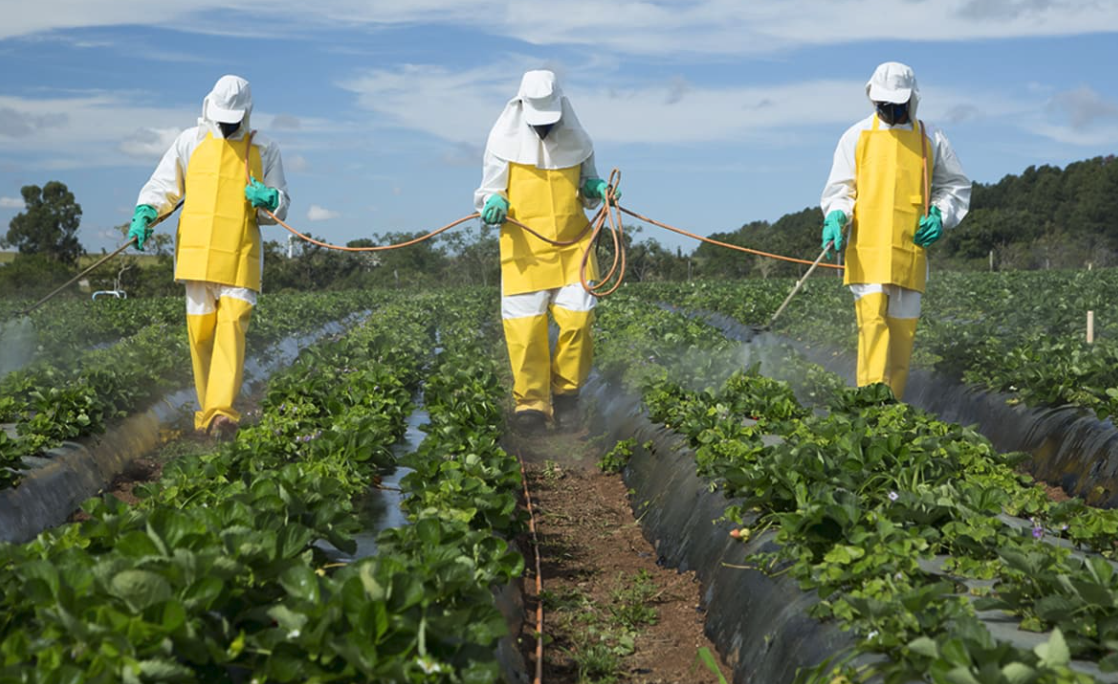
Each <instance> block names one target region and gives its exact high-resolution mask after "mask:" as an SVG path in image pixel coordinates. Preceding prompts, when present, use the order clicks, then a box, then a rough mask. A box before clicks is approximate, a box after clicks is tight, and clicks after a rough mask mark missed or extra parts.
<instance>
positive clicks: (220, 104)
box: [128, 76, 290, 438]
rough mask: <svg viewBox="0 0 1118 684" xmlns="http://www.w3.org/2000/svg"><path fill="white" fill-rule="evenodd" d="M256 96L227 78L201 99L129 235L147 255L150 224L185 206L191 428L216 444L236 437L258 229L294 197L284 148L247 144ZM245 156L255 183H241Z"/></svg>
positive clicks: (183, 276) (178, 250)
mask: <svg viewBox="0 0 1118 684" xmlns="http://www.w3.org/2000/svg"><path fill="white" fill-rule="evenodd" d="M251 114H252V91H251V89H250V88H249V84H248V81H246V80H245V79H243V78H240V77H239V76H222V77H221V78H220V79H218V81H217V83H216V84H215V85H214V87H213V90H212V91H211V92H210V94H209V95H206V97H205V99H204V100H203V101H202V116H201V118H199V119H198V125H197V126H195V127H193V128H189V129H187V130H185V131H183V132H182V133H181V134H180V135H179V137H178V138H177V139H176V140H175V142H174V144H173V145H171V148H170V149H169V150H167V152H166V154H164V155H163V159H162V160H160V162H159V165H158V166H157V167H156V169H155V173H153V174H152V176H151V179H150V180H148V182H147V184H145V185H144V187H143V189H142V190H140V196H139V199H138V200H137V202H136V204H137V206H136V210H135V214H134V215H133V218H132V225H131V227H130V228H129V233H128V235H129V237H130V238H135V239H136V248H137V249H140V250H143V248H144V242H145V241H146V240H147V239H148V238H150V237H151V233H152V228H151V227H150V224H151V223H152V221H154V220H155V218H156V217H157V216H162V215H164V214H166V213H168V212H171V211H173V210H174V209H175V207H176V206H177V205H178V203H179V202H180V200H181V201H182V203H183V205H182V215H181V216H180V217H179V225H178V233H177V235H176V237H175V280H176V281H177V282H181V283H183V284H184V285H185V286H186V327H187V332H188V334H189V337H190V355H191V359H192V361H193V365H194V385H195V389H196V390H197V392H198V404H199V406H200V407H201V410H199V411H198V412H196V413H195V415H194V427H195V429H196V430H198V431H200V432H207V433H210V434H212V435H214V436H216V437H218V438H228V437H231V436H232V435H233V434H235V433H236V430H237V424H238V422H239V421H240V413H238V412H237V410H236V409H234V408H233V402H234V401H235V400H236V398H237V395H238V394H239V393H240V391H241V382H242V379H243V376H244V361H245V334H246V332H247V331H248V324H249V319H250V318H251V316H252V308H253V307H254V306H255V305H256V297H257V294H258V293H259V292H260V276H261V270H262V265H263V250H262V248H261V238H260V228H259V224H262V223H264V224H274V223H275V220H274V219H272V218H271V217H270V216H268V215H267V214H265V213H264V212H263V211H262V210H263V209H267V210H269V211H271V212H273V213H274V214H275V215H276V216H277V217H279V218H280V219H281V220H282V219H283V218H284V217H286V216H287V208H288V205H289V203H290V198H289V196H288V194H287V181H286V180H285V179H284V175H283V164H282V162H281V160H280V152H279V148H278V147H277V146H276V144H275V143H274V142H272V141H271V140H269V139H268V138H266V137H265V136H263V135H258V134H257V135H252V136H251V149H250V148H249V145H250V142H249V139H250V133H251V132H252V131H251V128H250V127H249V119H250V116H251ZM246 156H247V157H248V169H249V174H250V178H249V179H247V180H246V178H245V158H246Z"/></svg>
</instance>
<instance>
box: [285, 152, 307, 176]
mask: <svg viewBox="0 0 1118 684" xmlns="http://www.w3.org/2000/svg"><path fill="white" fill-rule="evenodd" d="M310 168H311V165H310V162H308V161H307V158H306V157H304V156H303V155H301V154H293V155H291V156H290V157H288V156H284V157H283V170H284V171H290V172H292V173H306V172H307V171H309V170H310Z"/></svg>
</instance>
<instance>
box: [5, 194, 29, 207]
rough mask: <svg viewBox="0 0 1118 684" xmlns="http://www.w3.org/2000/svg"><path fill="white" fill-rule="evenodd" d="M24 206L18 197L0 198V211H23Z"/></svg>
mask: <svg viewBox="0 0 1118 684" xmlns="http://www.w3.org/2000/svg"><path fill="white" fill-rule="evenodd" d="M26 206H27V205H25V204H24V203H23V199H22V198H20V197H0V209H23V208H24V207H26Z"/></svg>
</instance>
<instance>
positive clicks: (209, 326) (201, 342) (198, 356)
mask: <svg viewBox="0 0 1118 684" xmlns="http://www.w3.org/2000/svg"><path fill="white" fill-rule="evenodd" d="M216 329H217V312H216V311H214V312H211V313H208V314H200V315H195V316H192V315H190V314H187V316H186V332H187V335H188V337H189V339H190V361H191V363H192V364H193V366H194V390H195V391H196V392H197V393H198V405H199V406H201V407H203V408H205V406H206V388H207V387H208V386H209V381H210V359H211V358H213V353H214V332H215V331H216ZM203 415H205V414H204V411H195V412H194V429H195V430H202V429H205V427H206V423H204V422H203V421H202V417H203Z"/></svg>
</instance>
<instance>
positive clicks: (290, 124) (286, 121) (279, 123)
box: [272, 114, 302, 131]
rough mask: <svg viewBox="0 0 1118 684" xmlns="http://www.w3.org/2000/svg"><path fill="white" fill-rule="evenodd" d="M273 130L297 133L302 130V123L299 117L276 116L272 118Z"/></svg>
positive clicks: (288, 115)
mask: <svg viewBox="0 0 1118 684" xmlns="http://www.w3.org/2000/svg"><path fill="white" fill-rule="evenodd" d="M272 128H275V129H287V130H293V131H297V130H299V129H300V128H302V123H301V122H300V121H299V117H297V116H292V115H290V114H276V115H275V116H273V117H272Z"/></svg>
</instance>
